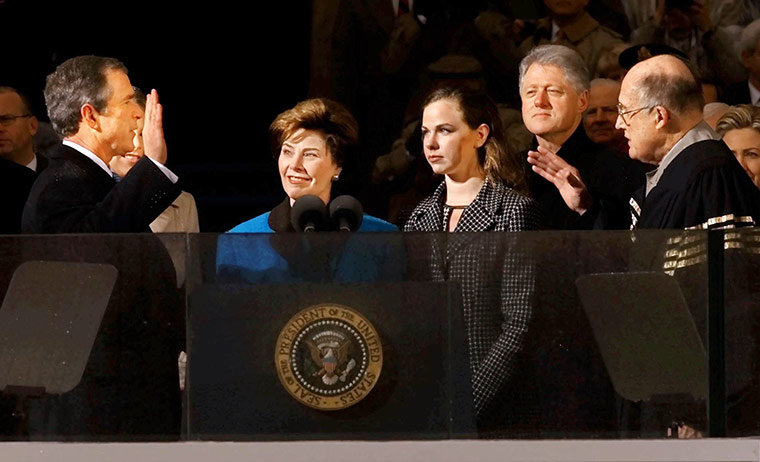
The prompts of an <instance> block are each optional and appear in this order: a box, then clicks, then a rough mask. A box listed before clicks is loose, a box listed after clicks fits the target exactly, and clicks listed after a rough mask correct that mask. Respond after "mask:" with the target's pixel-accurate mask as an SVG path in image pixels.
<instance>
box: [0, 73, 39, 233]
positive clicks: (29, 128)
mask: <svg viewBox="0 0 760 462" xmlns="http://www.w3.org/2000/svg"><path fill="white" fill-rule="evenodd" d="M37 128H38V122H37V118H36V117H35V116H34V114H32V108H31V105H30V104H29V100H28V99H27V98H26V96H25V95H23V94H22V93H20V92H19V91H18V90H16V89H14V88H11V87H0V194H1V196H0V197H2V198H3V209H2V212H1V213H0V234H16V233H19V232H20V231H21V214H22V212H23V211H24V203H26V198H27V197H28V196H29V190H30V189H31V188H32V184H33V183H34V180H35V179H36V178H37V175H38V174H39V173H40V172H41V171H42V170H44V169H45V167H47V164H48V161H47V158H45V157H44V156H40V155H36V154H35V152H34V136H35V135H36V134H37Z"/></svg>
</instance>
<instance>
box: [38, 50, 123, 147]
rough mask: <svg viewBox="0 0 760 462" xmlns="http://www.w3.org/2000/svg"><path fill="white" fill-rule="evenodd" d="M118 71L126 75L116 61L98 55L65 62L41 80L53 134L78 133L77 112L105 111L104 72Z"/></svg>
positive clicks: (106, 87) (107, 93) (107, 94)
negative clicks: (88, 108)
mask: <svg viewBox="0 0 760 462" xmlns="http://www.w3.org/2000/svg"><path fill="white" fill-rule="evenodd" d="M110 70H118V71H123V72H124V73H127V68H126V66H124V64H122V63H121V62H120V61H119V60H117V59H114V58H103V57H100V56H77V57H74V58H70V59H67V60H66V61H64V62H63V63H61V64H60V65H58V67H56V68H55V71H54V72H53V73H52V74H50V75H48V76H47V78H46V80H45V91H44V94H45V105H46V106H47V112H48V117H49V118H50V123H51V124H52V125H53V129H55V131H56V133H58V135H60V136H61V137H66V136H71V135H73V134H75V133H76V132H77V131H79V124H80V123H81V121H82V116H81V113H80V110H81V109H82V106H84V105H85V104H91V105H92V106H93V107H94V108H95V109H96V110H97V111H99V112H102V111H103V110H104V109H105V108H106V104H107V103H108V98H110V96H111V87H110V86H109V85H108V82H107V80H106V72H108V71H110Z"/></svg>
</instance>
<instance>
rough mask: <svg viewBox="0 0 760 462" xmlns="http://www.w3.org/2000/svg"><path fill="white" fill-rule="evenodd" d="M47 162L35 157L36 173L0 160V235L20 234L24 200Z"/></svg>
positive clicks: (13, 163) (41, 157) (43, 158)
mask: <svg viewBox="0 0 760 462" xmlns="http://www.w3.org/2000/svg"><path fill="white" fill-rule="evenodd" d="M47 164H48V160H47V158H46V157H44V156H40V155H38V156H37V171H36V172H35V171H32V170H31V169H29V168H27V167H25V166H23V165H19V164H17V163H15V162H11V161H9V160H2V159H0V197H2V198H3V205H2V211H1V212H0V234H18V233H20V232H21V214H22V213H23V211H24V204H25V203H26V198H27V197H29V191H30V190H31V189H32V184H34V180H35V179H37V175H39V174H40V172H42V171H43V170H45V167H47Z"/></svg>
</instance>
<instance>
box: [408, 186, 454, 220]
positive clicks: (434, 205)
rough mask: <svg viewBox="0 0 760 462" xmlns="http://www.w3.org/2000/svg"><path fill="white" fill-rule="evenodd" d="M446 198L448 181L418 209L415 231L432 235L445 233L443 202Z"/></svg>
mask: <svg viewBox="0 0 760 462" xmlns="http://www.w3.org/2000/svg"><path fill="white" fill-rule="evenodd" d="M445 198H446V181H445V180H444V181H442V182H441V184H439V185H438V187H437V188H435V191H434V192H433V194H432V195H431V196H430V197H428V198H426V199H423V200H422V202H420V206H419V207H417V208H416V211H415V213H414V216H412V217H411V220H414V228H413V229H414V230H416V231H423V232H426V233H432V232H435V231H443V230H444V229H443V202H444V200H445Z"/></svg>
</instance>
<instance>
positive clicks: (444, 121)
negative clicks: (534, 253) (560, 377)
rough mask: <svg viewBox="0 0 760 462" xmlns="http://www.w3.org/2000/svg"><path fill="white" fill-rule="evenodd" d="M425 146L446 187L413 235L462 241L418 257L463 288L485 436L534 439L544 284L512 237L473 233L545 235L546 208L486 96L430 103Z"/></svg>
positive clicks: (435, 97)
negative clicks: (537, 323) (535, 317)
mask: <svg viewBox="0 0 760 462" xmlns="http://www.w3.org/2000/svg"><path fill="white" fill-rule="evenodd" d="M422 142H423V150H424V153H425V158H426V159H427V161H428V163H429V164H430V166H431V167H432V169H433V172H434V173H436V174H438V175H443V176H444V180H443V181H442V182H441V184H440V185H439V186H438V188H437V189H436V190H435V192H434V193H433V194H432V195H431V196H429V197H427V198H426V199H424V200H423V201H422V202H420V203H419V204H418V205H417V207H415V209H414V210H413V211H412V213H411V215H410V217H409V219H408V220H407V222H406V224H405V226H404V231H426V232H434V231H449V232H452V231H453V232H454V233H453V234H452V235H451V237H448V238H447V242H446V243H445V244H444V243H442V242H439V241H437V240H433V241H431V242H430V244H431V249H430V251H429V252H428V251H423V252H419V249H416V250H415V249H411V250H409V254H417V255H428V256H429V258H430V259H431V260H430V262H429V263H430V264H429V269H428V270H429V271H430V275H429V276H430V277H432V278H433V279H434V280H450V281H457V282H460V283H461V284H462V297H463V305H464V313H465V314H464V318H465V320H466V326H465V329H466V332H467V337H468V341H469V353H470V367H471V370H472V388H473V400H474V409H475V413H476V421H477V422H476V423H477V427H478V432H479V433H480V435H481V436H485V437H503V436H507V435H509V436H531V435H535V433H536V427H535V425H536V417H537V408H536V403H537V399H536V397H535V396H534V395H533V393H534V388H535V385H534V384H533V374H532V371H531V370H530V369H529V364H528V362H527V361H525V357H524V356H525V354H524V346H525V344H526V338H527V335H528V327H529V324H530V322H531V319H532V313H533V306H532V299H533V288H534V283H535V281H534V274H533V271H532V270H531V268H532V266H531V264H530V261H529V260H530V259H529V258H528V257H527V255H525V254H524V253H522V252H520V251H518V250H517V249H516V248H515V246H514V244H515V240H514V239H512V236H509V235H506V234H502V233H498V234H496V233H494V234H492V235H490V236H481V237H476V236H473V235H472V234H471V233H470V232H473V231H521V230H532V229H537V228H538V227H539V220H540V218H539V215H540V212H539V208H538V205H537V204H536V203H535V202H534V201H533V200H532V199H530V198H528V197H527V196H526V195H525V193H527V186H526V181H525V178H524V173H523V170H522V169H521V164H520V162H519V161H518V160H517V158H516V157H514V156H513V155H512V153H510V152H508V151H507V148H506V141H505V134H504V130H503V128H502V123H501V120H500V118H499V113H498V111H497V108H496V105H495V104H494V103H493V101H491V99H490V98H489V97H488V96H487V95H486V94H485V93H482V92H478V91H473V90H468V89H464V88H453V87H444V88H440V89H438V90H434V91H433V92H432V93H431V94H430V95H429V96H428V98H427V100H426V102H425V104H424V105H423V113H422ZM489 238H492V239H489ZM410 263H411V264H415V263H418V262H417V261H416V260H415V261H411V262H410Z"/></svg>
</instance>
